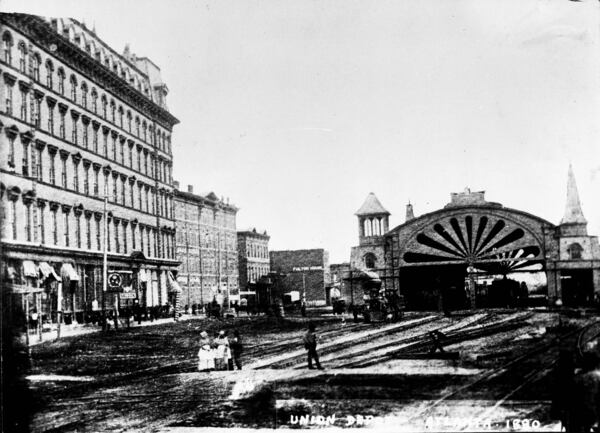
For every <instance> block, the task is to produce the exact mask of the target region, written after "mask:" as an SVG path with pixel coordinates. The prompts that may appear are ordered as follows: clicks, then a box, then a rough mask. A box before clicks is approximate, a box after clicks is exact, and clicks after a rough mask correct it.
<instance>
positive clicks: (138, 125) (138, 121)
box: [135, 116, 140, 138]
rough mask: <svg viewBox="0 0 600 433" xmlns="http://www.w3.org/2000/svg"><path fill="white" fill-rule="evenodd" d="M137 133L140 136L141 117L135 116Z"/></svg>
mask: <svg viewBox="0 0 600 433" xmlns="http://www.w3.org/2000/svg"><path fill="white" fill-rule="evenodd" d="M135 135H136V137H137V138H140V118H139V117H137V116H135Z"/></svg>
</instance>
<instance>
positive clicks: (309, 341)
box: [302, 322, 323, 370]
mask: <svg viewBox="0 0 600 433" xmlns="http://www.w3.org/2000/svg"><path fill="white" fill-rule="evenodd" d="M315 330H316V327H315V324H314V323H313V322H308V332H307V333H306V334H304V338H303V339H302V341H303V342H304V348H305V349H306V350H307V352H308V368H309V369H311V370H314V367H313V364H312V361H313V359H314V360H315V364H316V366H317V368H318V369H319V370H323V367H321V364H320V363H319V355H317V339H318V337H317V334H316V333H315Z"/></svg>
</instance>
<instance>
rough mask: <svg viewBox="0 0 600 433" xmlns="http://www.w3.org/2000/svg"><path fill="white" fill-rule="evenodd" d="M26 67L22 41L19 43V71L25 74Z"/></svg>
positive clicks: (24, 49) (25, 50)
mask: <svg viewBox="0 0 600 433" xmlns="http://www.w3.org/2000/svg"><path fill="white" fill-rule="evenodd" d="M26 65H27V47H25V43H24V42H23V41H20V42H19V70H20V71H21V72H22V73H25V70H26Z"/></svg>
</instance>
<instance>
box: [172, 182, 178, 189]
mask: <svg viewBox="0 0 600 433" xmlns="http://www.w3.org/2000/svg"><path fill="white" fill-rule="evenodd" d="M173 188H175V189H177V190H178V189H179V181H178V180H174V181H173Z"/></svg>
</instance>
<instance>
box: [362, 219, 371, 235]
mask: <svg viewBox="0 0 600 433" xmlns="http://www.w3.org/2000/svg"><path fill="white" fill-rule="evenodd" d="M364 233H365V236H373V230H372V226H371V220H370V219H365V221H364Z"/></svg>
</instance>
